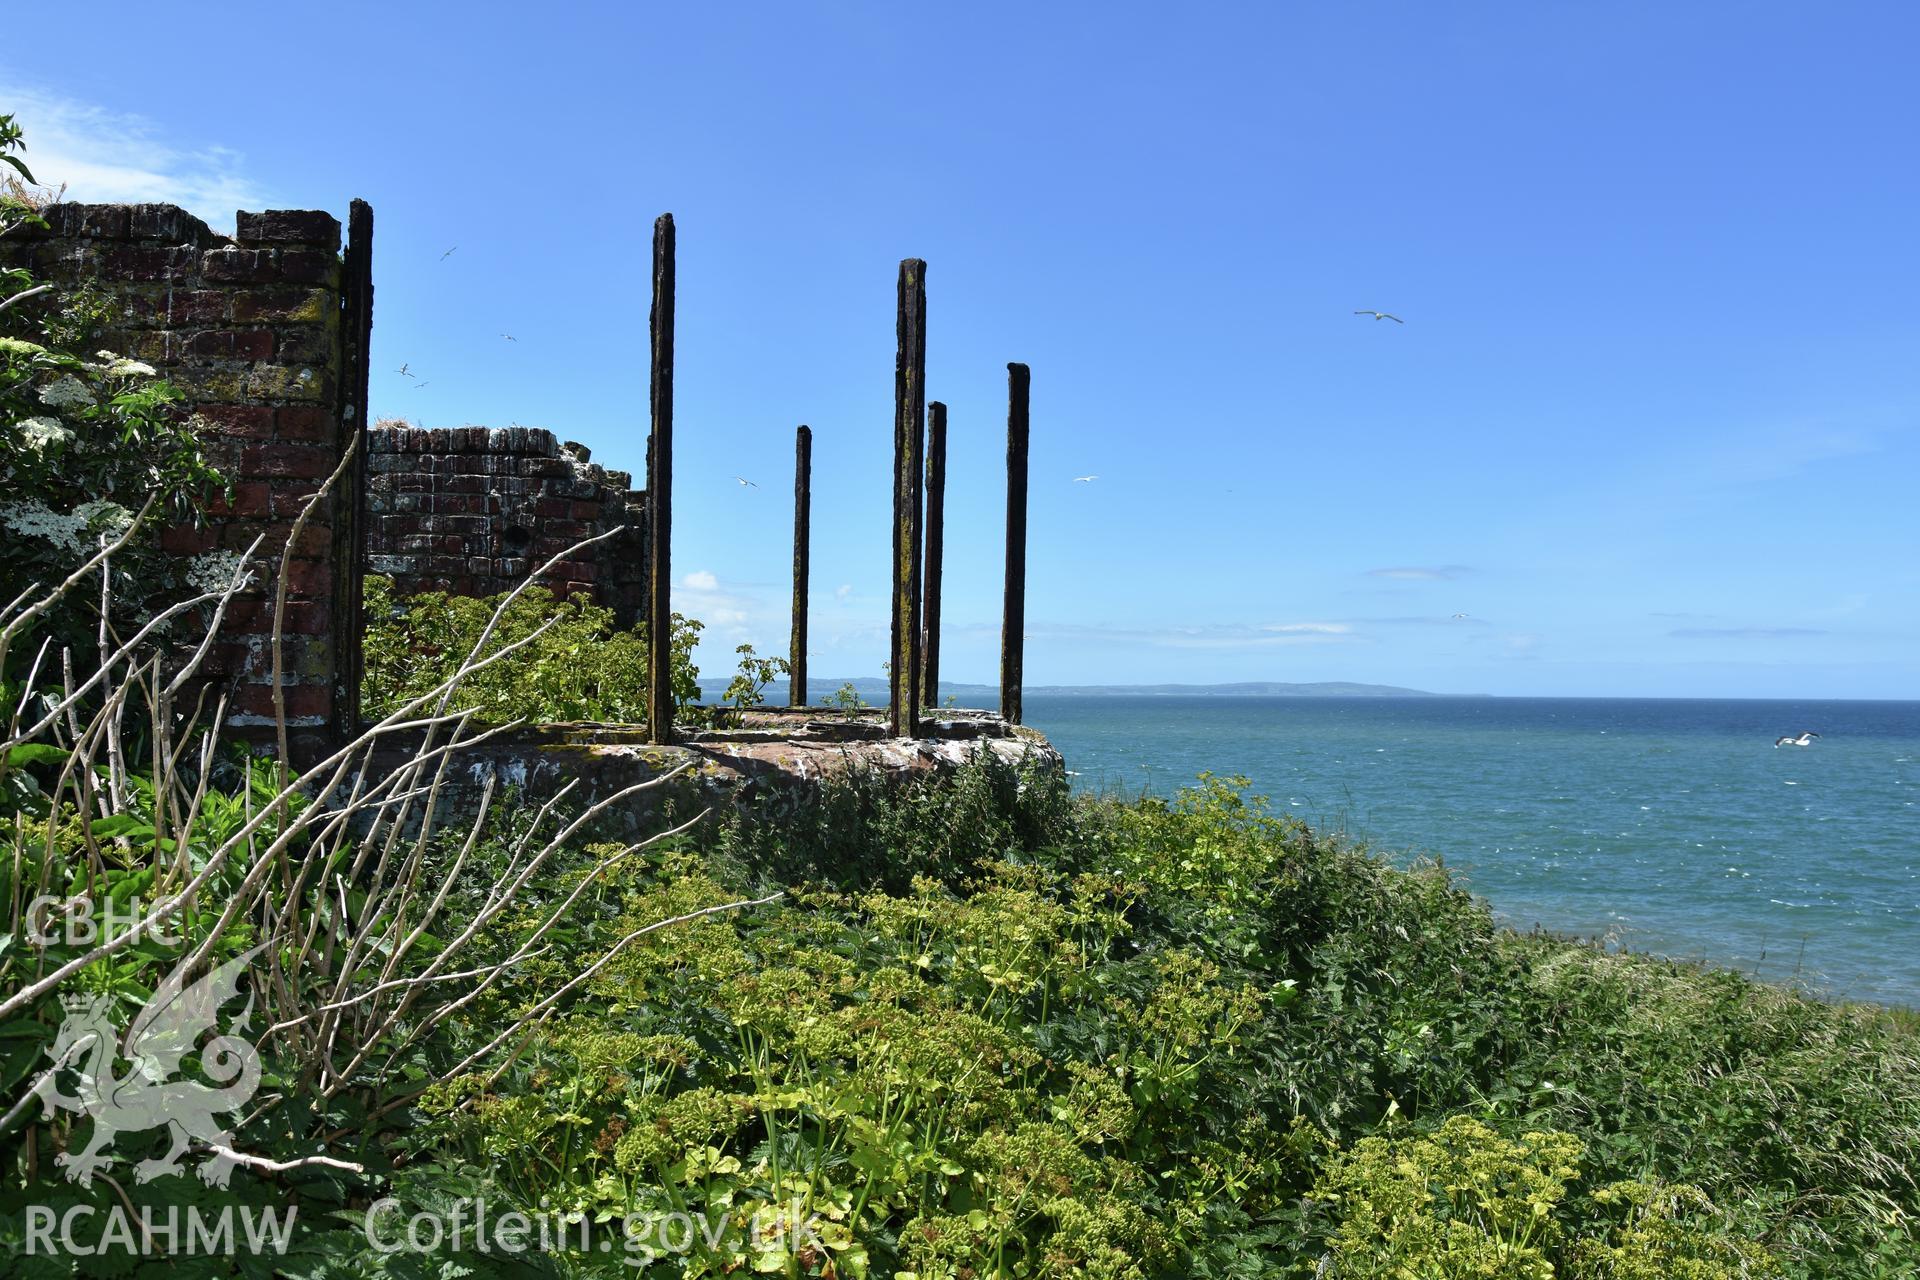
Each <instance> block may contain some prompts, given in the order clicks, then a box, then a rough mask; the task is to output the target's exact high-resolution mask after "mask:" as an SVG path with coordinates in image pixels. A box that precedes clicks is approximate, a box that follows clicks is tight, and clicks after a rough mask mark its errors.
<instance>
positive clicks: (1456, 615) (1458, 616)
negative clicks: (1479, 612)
mask: <svg viewBox="0 0 1920 1280" xmlns="http://www.w3.org/2000/svg"><path fill="white" fill-rule="evenodd" d="M1466 616H1467V615H1466V614H1464V613H1456V614H1454V615H1453V619H1454V621H1455V622H1458V621H1459V620H1460V619H1462V618H1464V617H1466Z"/></svg>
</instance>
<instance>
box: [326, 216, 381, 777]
mask: <svg viewBox="0 0 1920 1280" xmlns="http://www.w3.org/2000/svg"><path fill="white" fill-rule="evenodd" d="M372 341H373V206H372V205H370V204H368V203H367V202H366V201H365V200H355V201H354V202H353V204H352V205H351V206H350V207H349V210H348V213H347V252H346V257H345V260H344V262H343V263H342V266H341V272H340V345H341V355H342V356H343V369H342V372H341V377H340V388H339V394H340V443H341V445H342V447H347V446H352V447H353V450H354V453H353V468H352V470H351V471H350V472H349V474H348V476H347V489H346V492H345V493H342V494H336V495H335V496H334V499H333V537H334V548H333V550H334V565H333V582H334V611H335V612H334V625H333V635H334V643H335V644H336V645H338V646H339V648H338V650H337V651H336V652H335V654H334V692H333V733H334V738H335V741H336V742H341V743H344V742H345V741H346V740H347V739H349V738H352V737H353V736H354V735H355V734H357V733H359V732H360V684H361V681H362V679H363V678H364V673H365V671H366V655H365V652H364V649H363V647H362V643H363V632H364V624H363V622H362V617H363V611H362V610H363V606H362V596H361V578H362V576H363V573H364V567H365V565H366V563H367V439H366V436H367V376H368V373H369V372H370V369H371V350H372Z"/></svg>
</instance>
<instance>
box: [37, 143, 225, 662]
mask: <svg viewBox="0 0 1920 1280" xmlns="http://www.w3.org/2000/svg"><path fill="white" fill-rule="evenodd" d="M21 145H22V143H21V139H20V130H19V128H18V126H17V125H16V124H15V123H14V121H13V117H11V116H7V115H0V165H4V166H5V167H0V235H3V234H5V233H6V232H8V231H11V230H14V229H16V228H19V227H24V226H30V225H38V226H44V225H45V223H44V220H43V219H42V217H41V215H40V199H41V197H40V193H38V192H37V191H36V190H35V189H34V188H33V187H31V186H29V185H26V184H28V183H30V182H31V181H32V176H33V175H32V173H31V172H30V171H29V170H28V169H27V167H26V165H25V163H24V162H23V161H22V160H21V158H20V156H18V155H17V154H14V153H15V152H17V151H18V150H19V149H20V147H21ZM107 318H108V308H107V305H106V302H105V300H104V299H103V298H102V297H100V296H99V295H98V294H95V293H93V292H92V291H90V290H88V289H85V288H79V289H65V290H56V289H54V288H52V287H51V286H48V285H43V284H37V283H35V281H34V279H33V276H32V274H31V273H30V272H27V271H24V270H8V271H0V492H4V498H0V601H11V600H16V599H19V598H20V597H21V595H22V593H23V592H25V591H26V590H27V589H28V588H29V586H31V585H32V584H34V583H40V584H43V585H44V584H47V583H50V582H54V581H58V580H60V579H63V578H65V577H67V576H68V575H69V574H71V573H73V572H74V571H75V570H76V569H78V568H79V567H80V566H81V565H82V564H83V563H85V562H86V561H88V560H89V559H90V558H92V557H93V556H94V555H96V554H97V553H98V552H99V550H100V548H101V547H102V545H103V544H105V545H112V544H116V543H117V544H120V545H119V546H118V548H117V550H116V551H115V553H114V556H113V558H112V560H111V562H110V572H112V574H113V578H114V587H115V589H116V590H115V594H116V598H119V599H121V600H123V601H125V602H126V604H125V606H124V607H123V608H122V609H121V610H120V612H119V613H118V614H117V615H116V616H114V617H112V618H109V619H107V622H108V624H109V634H112V633H115V632H121V631H124V632H128V633H131V632H133V631H136V630H138V629H139V627H141V626H142V625H144V624H145V623H147V622H148V621H150V620H151V617H150V612H149V611H148V610H146V609H145V608H143V607H142V606H144V605H145V604H146V603H147V602H148V601H149V600H151V599H153V598H155V596H156V594H161V593H166V592H168V591H173V590H177V589H179V588H183V587H197V588H201V589H215V590H217V589H218V588H219V587H222V586H225V585H226V582H227V581H228V580H229V579H231V578H232V576H233V574H234V573H235V572H236V571H237V570H238V568H239V557H238V556H237V555H235V554H233V553H232V552H227V553H219V552H216V553H213V554H211V555H208V556H202V557H198V558H196V559H193V560H184V558H182V557H178V556H168V555H165V554H162V553H161V552H160V550H159V548H158V547H157V545H156V540H155V538H154V537H153V536H152V535H153V533H154V531H155V529H156V528H157V527H158V526H159V525H160V524H161V523H163V522H165V521H167V520H172V521H180V522H194V521H197V520H199V518H200V515H201V513H202V511H203V510H204V507H205V504H206V502H207V501H208V499H210V498H211V497H212V496H213V495H214V494H215V493H216V492H218V491H219V490H220V487H221V481H220V477H219V476H218V474H217V473H216V472H215V471H214V469H213V468H212V467H211V466H210V465H209V464H208V463H207V460H206V459H205V457H204V456H203V455H202V453H201V448H200V442H199V439H198V437H197V436H196V435H195V433H194V431H193V429H192V425H191V424H190V423H188V422H187V421H186V420H185V417H184V415H183V414H182V413H180V412H179V411H178V406H179V401H180V398H181V397H180V393H179V392H178V391H177V390H176V389H175V388H174V387H172V386H171V385H170V384H168V383H167V382H165V381H163V380H161V379H160V378H157V377H156V376H155V375H154V370H153V369H152V368H151V367H150V366H148V365H145V364H142V363H140V362H139V361H137V360H129V359H125V358H122V357H120V356H117V355H115V354H114V353H113V352H111V351H94V350H92V349H91V348H92V347H93V346H94V345H95V343H96V335H97V334H98V332H99V331H100V329H101V327H102V326H103V324H104V323H105V321H106V320H107ZM148 517H151V518H148ZM98 600H99V597H98V593H97V592H96V593H94V594H93V595H91V596H72V597H68V598H66V599H64V600H62V601H61V602H60V604H59V606H58V607H50V608H49V609H48V610H47V611H46V612H45V613H43V614H41V615H40V616H39V617H37V618H35V619H33V620H32V621H31V622H30V623H29V624H28V625H26V626H25V627H23V628H22V629H21V630H20V631H19V632H18V633H17V635H16V638H17V639H18V640H19V641H20V642H21V643H20V644H19V645H18V646H17V647H16V648H15V649H14V651H13V652H14V657H15V658H17V657H18V655H19V654H21V653H23V652H24V653H27V654H29V655H31V654H32V652H33V651H34V650H36V649H37V648H38V641H39V640H40V639H42V638H45V637H47V636H51V637H53V638H54V640H55V644H56V646H59V645H75V646H87V647H91V646H93V645H94V644H95V643H96V640H97V636H98V633H99V630H100V622H101V619H100V616H99V609H98ZM30 640H31V641H32V643H28V642H29V641H30ZM56 652H57V648H56ZM5 658H6V655H5V654H0V662H4V660H5ZM29 660H30V658H29ZM18 678H19V673H18V672H15V671H13V670H12V669H11V668H10V667H8V668H4V670H0V679H18Z"/></svg>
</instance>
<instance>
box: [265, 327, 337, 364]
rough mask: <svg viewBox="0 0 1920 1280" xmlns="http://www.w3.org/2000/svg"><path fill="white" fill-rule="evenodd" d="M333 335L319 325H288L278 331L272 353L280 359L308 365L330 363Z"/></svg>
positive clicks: (332, 351) (333, 344) (332, 354)
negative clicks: (321, 362) (302, 362)
mask: <svg viewBox="0 0 1920 1280" xmlns="http://www.w3.org/2000/svg"><path fill="white" fill-rule="evenodd" d="M334 348H335V343H334V335H333V333H331V332H329V331H328V330H327V329H326V328H324V327H323V326H321V325H313V324H301V325H290V326H288V327H286V328H284V329H282V330H280V333H279V337H278V339H277V342H276V345H275V348H274V351H275V354H277V355H278V356H279V357H280V359H282V360H286V361H290V362H299V361H306V362H308V363H318V362H320V361H331V360H332V359H333V357H334Z"/></svg>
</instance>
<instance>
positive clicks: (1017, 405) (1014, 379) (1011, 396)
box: [1000, 364, 1030, 724]
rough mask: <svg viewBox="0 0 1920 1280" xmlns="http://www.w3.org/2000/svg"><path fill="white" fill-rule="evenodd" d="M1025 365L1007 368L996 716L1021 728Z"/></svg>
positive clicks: (1024, 620)
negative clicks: (1003, 578) (1003, 579)
mask: <svg viewBox="0 0 1920 1280" xmlns="http://www.w3.org/2000/svg"><path fill="white" fill-rule="evenodd" d="M1029 381H1030V375H1029V373H1028V371H1027V366H1025V365H1023V364H1009V365H1008V366H1007V596H1006V612H1005V613H1004V614H1003V616H1002V618H1001V622H1000V715H1001V718H1002V719H1004V720H1005V721H1006V722H1007V723H1008V724H1019V723H1020V686H1021V682H1022V681H1023V680H1024V679H1025V667H1026V649H1027V388H1028V384H1029Z"/></svg>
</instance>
